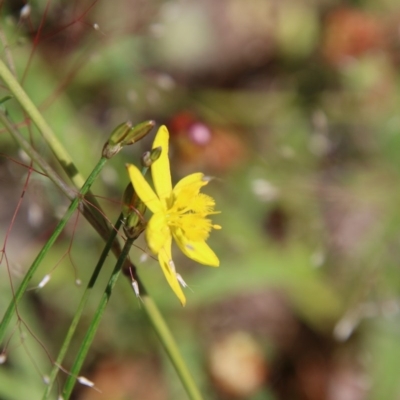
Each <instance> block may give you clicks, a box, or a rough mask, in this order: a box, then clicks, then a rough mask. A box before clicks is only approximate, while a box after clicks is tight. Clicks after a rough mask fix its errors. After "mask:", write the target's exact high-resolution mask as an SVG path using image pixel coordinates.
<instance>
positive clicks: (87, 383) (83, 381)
mask: <svg viewBox="0 0 400 400" xmlns="http://www.w3.org/2000/svg"><path fill="white" fill-rule="evenodd" d="M76 379H77V381H78V382H79V383H80V384H81V385H84V386H88V387H94V383H93V382H92V381H89V379H87V378H85V377H84V376H78V377H77V378H76Z"/></svg>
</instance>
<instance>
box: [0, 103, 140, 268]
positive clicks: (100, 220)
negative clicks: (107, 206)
mask: <svg viewBox="0 0 400 400" xmlns="http://www.w3.org/2000/svg"><path fill="white" fill-rule="evenodd" d="M0 121H1V122H2V123H3V125H4V126H5V127H6V129H7V130H8V132H9V133H10V134H11V136H12V137H13V138H14V139H15V141H16V142H17V143H18V144H19V145H20V146H21V148H22V149H23V150H24V151H25V152H26V153H27V154H28V155H29V156H30V157H31V159H32V160H33V161H34V162H35V163H37V164H38V165H39V166H40V168H41V169H42V170H43V172H45V173H46V174H47V176H48V177H49V178H50V179H51V181H52V182H53V183H54V184H55V185H56V186H57V187H58V188H59V189H60V190H61V191H62V192H63V193H64V194H65V195H66V196H67V197H68V198H69V199H70V200H71V201H73V200H74V198H75V196H76V192H75V191H74V190H72V189H71V188H70V187H69V186H68V185H67V184H66V183H65V182H64V181H63V180H62V179H61V178H60V177H59V176H58V175H57V174H56V173H55V172H54V170H53V168H52V167H51V166H50V165H49V164H48V163H47V162H46V160H44V159H43V158H42V157H41V156H40V154H39V153H37V151H36V150H35V149H34V148H33V147H32V146H31V144H30V143H29V142H27V141H26V140H25V138H24V137H23V136H22V135H21V133H20V132H19V131H18V129H16V128H15V127H14V125H13V124H12V123H11V122H10V121H9V119H8V117H7V115H6V114H5V113H4V111H3V110H2V109H1V108H0ZM85 198H86V200H89V201H90V202H91V204H97V201H93V196H90V195H89V194H87V195H86V197H85ZM99 209H100V208H99V207H98V208H95V207H91V206H90V205H89V204H88V203H87V202H84V203H83V216H84V217H85V218H86V219H87V220H88V222H89V223H90V224H91V225H92V226H93V227H94V229H95V230H96V231H97V232H98V233H99V235H100V236H101V237H102V238H103V239H104V240H105V241H107V240H108V237H109V236H110V234H111V231H112V229H110V227H109V225H108V223H107V221H105V219H104V216H103V215H102V214H101V213H100V211H99ZM112 251H113V253H114V254H115V256H116V257H117V258H118V257H119V255H120V254H121V246H120V244H119V242H118V240H114V242H113V244H112ZM129 267H131V268H133V266H132V265H131V264H130V263H129V264H128V265H127V266H126V268H129Z"/></svg>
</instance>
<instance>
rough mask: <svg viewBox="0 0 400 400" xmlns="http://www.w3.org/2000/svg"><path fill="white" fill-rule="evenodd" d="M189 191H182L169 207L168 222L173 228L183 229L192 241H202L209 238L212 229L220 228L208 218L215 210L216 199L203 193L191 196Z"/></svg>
mask: <svg viewBox="0 0 400 400" xmlns="http://www.w3.org/2000/svg"><path fill="white" fill-rule="evenodd" d="M187 194H188V193H185V191H182V192H181V193H180V195H179V196H178V197H177V198H175V199H174V201H173V204H172V206H171V207H170V208H169V209H168V211H167V213H166V216H167V224H168V226H169V227H170V229H171V230H174V229H179V230H182V232H183V234H184V236H186V238H187V239H188V240H190V241H193V242H200V241H204V240H206V239H207V238H208V236H209V234H210V232H211V229H212V228H215V229H218V228H219V226H217V225H213V224H212V221H211V219H209V218H207V216H208V215H210V214H216V213H217V212H216V211H214V205H215V202H214V199H213V198H212V197H210V196H207V195H206V194H203V193H197V195H195V196H192V197H189V196H187Z"/></svg>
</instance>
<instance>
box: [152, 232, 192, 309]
mask: <svg viewBox="0 0 400 400" xmlns="http://www.w3.org/2000/svg"><path fill="white" fill-rule="evenodd" d="M171 240H172V238H170V239H169V243H167V244H166V246H165V247H164V248H163V249H162V250H161V251H160V253H159V254H158V262H159V263H160V265H161V269H162V270H163V272H164V275H165V278H166V279H167V282H168V283H169V286H171V289H172V290H173V291H174V293H175V294H176V296H177V297H178V299H179V301H180V302H181V304H182V305H183V306H184V305H185V304H186V298H185V295H184V294H183V291H182V288H181V286H180V284H179V282H178V279H177V278H176V273H175V269H174V267H173V261H172V257H171Z"/></svg>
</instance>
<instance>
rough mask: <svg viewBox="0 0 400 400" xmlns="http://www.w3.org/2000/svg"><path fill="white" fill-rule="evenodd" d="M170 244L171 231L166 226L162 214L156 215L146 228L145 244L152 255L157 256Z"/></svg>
mask: <svg viewBox="0 0 400 400" xmlns="http://www.w3.org/2000/svg"><path fill="white" fill-rule="evenodd" d="M168 241H169V242H171V231H170V229H169V227H168V225H167V222H166V218H165V214H164V212H160V213H156V214H154V215H153V216H152V217H151V218H150V221H149V223H148V224H147V227H146V242H147V245H148V246H149V248H150V250H151V251H152V252H153V253H154V254H158V253H159V252H160V249H161V248H162V247H165V244H166V243H168ZM170 246H171V245H170Z"/></svg>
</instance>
